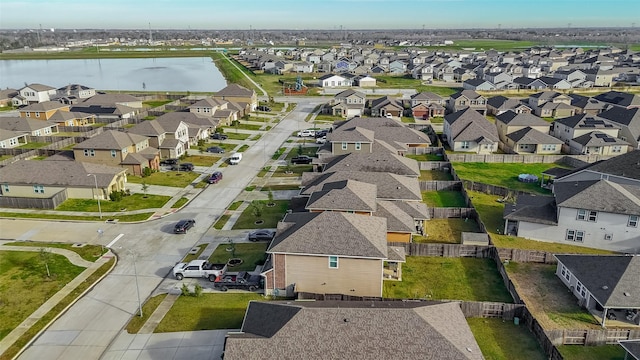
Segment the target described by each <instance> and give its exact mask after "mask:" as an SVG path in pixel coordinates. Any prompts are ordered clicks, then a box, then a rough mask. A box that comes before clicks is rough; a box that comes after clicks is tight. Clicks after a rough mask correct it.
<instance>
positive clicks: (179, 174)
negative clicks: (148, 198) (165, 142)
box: [127, 171, 199, 188]
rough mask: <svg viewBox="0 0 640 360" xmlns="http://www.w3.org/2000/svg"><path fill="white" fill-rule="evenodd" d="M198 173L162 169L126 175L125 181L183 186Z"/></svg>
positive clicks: (189, 182)
mask: <svg viewBox="0 0 640 360" xmlns="http://www.w3.org/2000/svg"><path fill="white" fill-rule="evenodd" d="M198 175H199V174H197V173H194V172H191V171H163V172H154V173H152V174H151V175H149V176H145V177H144V178H143V177H140V176H134V175H128V176H127V181H128V182H130V183H134V184H141V183H142V181H143V180H144V182H145V183H146V184H147V185H162V186H173V187H180V188H183V187H185V186H187V185H189V184H191V183H192V182H193V181H194V180H195V179H196V178H197V177H198Z"/></svg>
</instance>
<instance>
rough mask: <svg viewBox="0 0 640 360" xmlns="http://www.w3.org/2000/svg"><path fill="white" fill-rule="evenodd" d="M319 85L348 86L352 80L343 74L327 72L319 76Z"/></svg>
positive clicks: (325, 86)
mask: <svg viewBox="0 0 640 360" xmlns="http://www.w3.org/2000/svg"><path fill="white" fill-rule="evenodd" d="M318 85H319V86H320V87H323V88H330V87H348V86H351V85H352V84H351V81H350V80H349V79H346V78H345V77H343V76H340V75H335V74H327V75H323V76H321V77H320V78H318Z"/></svg>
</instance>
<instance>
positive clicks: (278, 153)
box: [271, 147, 287, 160]
mask: <svg viewBox="0 0 640 360" xmlns="http://www.w3.org/2000/svg"><path fill="white" fill-rule="evenodd" d="M285 151H287V148H285V147H281V148H279V149H278V150H276V152H274V153H273V155H272V156H271V160H278V159H279V158H280V156H281V155H282V154H284V152H285Z"/></svg>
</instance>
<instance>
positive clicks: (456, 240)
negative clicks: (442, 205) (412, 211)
mask: <svg viewBox="0 0 640 360" xmlns="http://www.w3.org/2000/svg"><path fill="white" fill-rule="evenodd" d="M424 232H425V236H414V237H413V240H414V242H425V243H447V244H460V242H461V241H462V232H480V226H479V225H478V223H476V222H475V220H473V219H468V220H466V221H465V219H431V220H428V221H425V229H424Z"/></svg>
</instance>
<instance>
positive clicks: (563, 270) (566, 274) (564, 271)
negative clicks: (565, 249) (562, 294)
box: [560, 265, 571, 281]
mask: <svg viewBox="0 0 640 360" xmlns="http://www.w3.org/2000/svg"><path fill="white" fill-rule="evenodd" d="M560 274H561V275H562V277H563V278H565V279H567V281H571V273H570V272H569V269H567V268H566V267H565V266H564V265H562V268H560Z"/></svg>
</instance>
